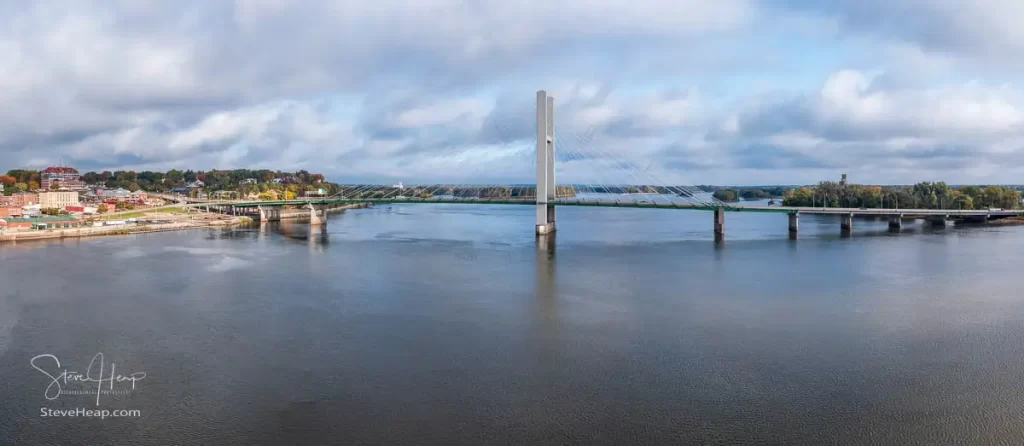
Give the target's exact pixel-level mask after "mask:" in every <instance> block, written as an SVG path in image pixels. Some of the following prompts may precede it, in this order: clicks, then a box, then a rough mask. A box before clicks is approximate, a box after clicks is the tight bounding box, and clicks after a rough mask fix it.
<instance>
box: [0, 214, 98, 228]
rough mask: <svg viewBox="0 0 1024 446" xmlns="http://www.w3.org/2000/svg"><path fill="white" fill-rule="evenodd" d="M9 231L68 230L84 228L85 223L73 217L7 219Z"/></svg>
mask: <svg viewBox="0 0 1024 446" xmlns="http://www.w3.org/2000/svg"><path fill="white" fill-rule="evenodd" d="M5 220H6V221H7V227H8V228H9V229H35V230H46V229H70V228H78V227H82V226H86V225H87V223H86V222H84V221H82V220H79V219H77V218H75V217H36V218H7V219H5Z"/></svg>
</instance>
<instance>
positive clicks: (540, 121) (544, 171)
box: [537, 90, 555, 235]
mask: <svg viewBox="0 0 1024 446" xmlns="http://www.w3.org/2000/svg"><path fill="white" fill-rule="evenodd" d="M554 201H555V98H552V97H549V96H548V94H547V92H545V91H544V90H540V91H538V92H537V234H538V235H543V234H549V233H552V232H555V205H554Z"/></svg>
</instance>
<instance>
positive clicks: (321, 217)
mask: <svg viewBox="0 0 1024 446" xmlns="http://www.w3.org/2000/svg"><path fill="white" fill-rule="evenodd" d="M308 206H309V225H310V226H319V225H326V224H327V207H325V206H314V205H312V204H309V205H308ZM317 211H321V212H319V213H318V212H317Z"/></svg>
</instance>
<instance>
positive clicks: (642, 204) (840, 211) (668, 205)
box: [206, 198, 1024, 217]
mask: <svg viewBox="0 0 1024 446" xmlns="http://www.w3.org/2000/svg"><path fill="white" fill-rule="evenodd" d="M354 203H375V204H389V203H396V204H416V203H434V204H506V205H536V204H537V202H536V200H535V199H533V198H525V199H515V198H505V199H487V198H455V199H452V198H382V199H347V198H332V199H312V200H279V201H246V202H221V203H212V202H211V203H206V204H211V205H212V204H223V205H230V206H234V207H242V208H251V207H257V206H266V207H272V206H300V205H306V204H314V205H325V204H354ZM550 204H552V205H554V206H594V207H625V208H652V209H688V210H702V211H713V210H715V209H717V208H718V207H717V206H710V205H705V204H692V203H685V202H651V201H614V200H577V199H572V198H559V199H557V200H555V201H553V202H551V203H550ZM722 207H723V208H724V209H725V210H726V211H728V212H772V213H785V214H793V213H800V214H819V215H847V214H853V215H855V216H874V215H879V216H884V215H895V214H903V215H904V216H933V215H934V216H937V215H947V216H950V217H972V216H975V217H981V216H1000V217H1006V216H1016V215H1022V214H1024V211H1021V210H998V211H994V210H993V211H990V210H986V209H982V210H956V209H877V208H869V209H860V208H817V207H814V208H812V207H786V206H744V205H735V206H732V205H725V206H722Z"/></svg>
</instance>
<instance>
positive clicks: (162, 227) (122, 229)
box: [0, 217, 252, 243]
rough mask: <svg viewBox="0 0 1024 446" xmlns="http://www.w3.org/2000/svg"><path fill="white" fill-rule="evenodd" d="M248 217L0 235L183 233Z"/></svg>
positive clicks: (12, 238) (8, 238)
mask: <svg viewBox="0 0 1024 446" xmlns="http://www.w3.org/2000/svg"><path fill="white" fill-rule="evenodd" d="M251 221H252V219H250V218H248V217H230V218H227V219H211V220H190V221H180V222H173V223H161V224H142V225H132V226H94V227H84V228H75V229H55V230H49V231H18V232H8V233H6V234H4V235H0V243H2V242H20V241H30V240H51V239H65V238H83V237H102V236H110V235H129V234H148V233H152V232H167V231H181V230H185V229H196V228H213V227H229V226H237V225H240V224H243V223H246V222H251Z"/></svg>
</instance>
